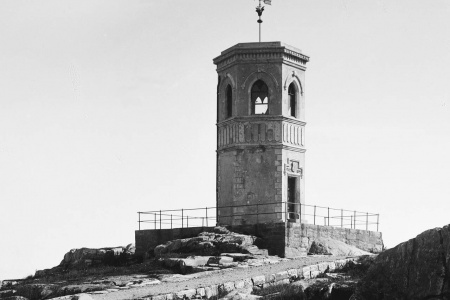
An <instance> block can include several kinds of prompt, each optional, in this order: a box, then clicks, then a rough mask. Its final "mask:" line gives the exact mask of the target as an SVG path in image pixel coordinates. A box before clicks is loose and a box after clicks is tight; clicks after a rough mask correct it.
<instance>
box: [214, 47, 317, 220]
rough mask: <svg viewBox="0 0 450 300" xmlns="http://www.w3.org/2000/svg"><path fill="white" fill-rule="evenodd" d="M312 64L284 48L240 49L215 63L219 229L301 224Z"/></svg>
mask: <svg viewBox="0 0 450 300" xmlns="http://www.w3.org/2000/svg"><path fill="white" fill-rule="evenodd" d="M308 61H309V57H308V56H306V55H303V54H302V53H301V51H300V50H299V49H297V48H295V47H292V46H289V45H286V44H284V43H281V42H263V43H241V44H237V45H235V46H233V47H231V48H229V49H227V50H225V51H223V52H222V53H221V55H220V56H218V57H216V58H215V59H214V64H216V65H217V73H218V75H219V81H218V86H217V178H216V180H217V207H218V209H217V223H218V224H222V225H240V224H256V223H268V222H286V221H291V222H301V220H302V208H301V205H300V203H304V202H305V196H304V190H305V183H304V170H305V151H306V149H305V125H306V122H305V98H304V87H305V70H306V66H305V65H306V63H307V62H308Z"/></svg>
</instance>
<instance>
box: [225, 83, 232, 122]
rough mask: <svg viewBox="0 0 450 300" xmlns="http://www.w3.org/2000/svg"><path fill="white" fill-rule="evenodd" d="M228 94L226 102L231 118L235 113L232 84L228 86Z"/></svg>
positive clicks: (228, 114) (228, 115) (228, 116)
mask: <svg viewBox="0 0 450 300" xmlns="http://www.w3.org/2000/svg"><path fill="white" fill-rule="evenodd" d="M226 96H227V103H226V105H227V118H230V117H231V116H232V115H233V92H232V90H231V86H230V85H228V86H227V91H226Z"/></svg>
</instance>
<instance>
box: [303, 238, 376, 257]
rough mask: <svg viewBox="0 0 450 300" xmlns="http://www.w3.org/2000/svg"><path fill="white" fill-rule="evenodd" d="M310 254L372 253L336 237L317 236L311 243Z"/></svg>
mask: <svg viewBox="0 0 450 300" xmlns="http://www.w3.org/2000/svg"><path fill="white" fill-rule="evenodd" d="M308 254H310V255H314V254H322V255H338V256H339V255H343V256H361V255H369V254H370V253H369V252H367V251H364V250H361V249H358V248H356V247H355V246H352V245H349V244H346V243H344V242H341V241H338V240H335V239H331V238H317V239H315V240H314V241H313V242H312V243H311V247H310V249H309V253H308Z"/></svg>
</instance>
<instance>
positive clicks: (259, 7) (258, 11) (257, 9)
mask: <svg viewBox="0 0 450 300" xmlns="http://www.w3.org/2000/svg"><path fill="white" fill-rule="evenodd" d="M263 11H264V6H261V0H259V5H258V6H257V7H256V12H257V13H258V17H259V19H258V21H257V22H258V24H259V42H260V43H261V23H262V22H263V21H262V20H261V15H262V13H263Z"/></svg>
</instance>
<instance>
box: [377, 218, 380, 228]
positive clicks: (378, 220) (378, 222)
mask: <svg viewBox="0 0 450 300" xmlns="http://www.w3.org/2000/svg"><path fill="white" fill-rule="evenodd" d="M379 224H380V214H377V232H378V225H379Z"/></svg>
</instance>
